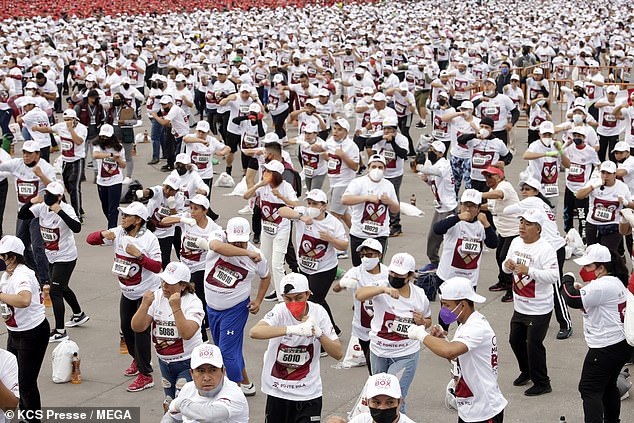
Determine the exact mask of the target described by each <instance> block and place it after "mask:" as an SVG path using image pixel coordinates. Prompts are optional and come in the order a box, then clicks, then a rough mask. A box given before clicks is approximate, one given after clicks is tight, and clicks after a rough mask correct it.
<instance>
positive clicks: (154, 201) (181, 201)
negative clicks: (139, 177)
mask: <svg viewBox="0 0 634 423" xmlns="http://www.w3.org/2000/svg"><path fill="white" fill-rule="evenodd" d="M148 189H149V190H151V191H152V193H153V195H152V198H150V199H149V200H148V202H147V212H148V216H150V221H151V222H152V223H154V226H155V229H154V235H156V237H157V238H159V239H161V238H166V237H168V236H174V225H163V224H161V220H163V219H164V218H166V217H168V216H171V215H172V214H171V213H170V208H169V207H168V206H167V199H166V198H165V195H164V194H163V186H162V185H157V186H154V187H150V188H148ZM174 199H176V206H175V207H174V209H175V210H176V213H182V212H183V209H184V207H185V196H184V195H183V193H182V192H177V193H176V195H174Z"/></svg>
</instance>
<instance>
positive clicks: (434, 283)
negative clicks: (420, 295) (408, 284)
mask: <svg viewBox="0 0 634 423" xmlns="http://www.w3.org/2000/svg"><path fill="white" fill-rule="evenodd" d="M414 285H416V286H417V287H419V288H422V289H423V291H425V295H426V296H427V299H428V300H429V301H430V302H432V301H436V294H437V293H438V287H439V286H440V278H439V277H438V276H436V272H429V273H421V274H419V275H418V276H417V277H416V280H415V281H414Z"/></svg>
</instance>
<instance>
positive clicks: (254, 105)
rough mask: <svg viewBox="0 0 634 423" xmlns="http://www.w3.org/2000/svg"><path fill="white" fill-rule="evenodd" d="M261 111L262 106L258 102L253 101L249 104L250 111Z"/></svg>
mask: <svg viewBox="0 0 634 423" xmlns="http://www.w3.org/2000/svg"><path fill="white" fill-rule="evenodd" d="M261 111H262V108H261V107H260V105H259V104H258V103H251V104H250V105H249V113H260V112H261Z"/></svg>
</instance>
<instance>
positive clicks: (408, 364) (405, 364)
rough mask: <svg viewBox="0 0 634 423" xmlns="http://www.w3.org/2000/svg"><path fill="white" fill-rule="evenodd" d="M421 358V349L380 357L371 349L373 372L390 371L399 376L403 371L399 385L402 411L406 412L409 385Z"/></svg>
mask: <svg viewBox="0 0 634 423" xmlns="http://www.w3.org/2000/svg"><path fill="white" fill-rule="evenodd" d="M419 358H420V350H418V351H416V352H415V353H414V354H410V355H405V356H403V357H396V358H388V357H379V356H377V355H374V353H373V352H372V351H370V365H371V366H372V374H377V373H389V374H391V375H395V376H398V374H399V373H401V372H402V373H403V374H402V375H401V376H400V380H399V385H401V397H402V398H403V401H402V402H401V413H405V397H406V396H407V391H409V385H411V383H412V380H413V379H414V374H415V373H416V368H417V367H418V359H419Z"/></svg>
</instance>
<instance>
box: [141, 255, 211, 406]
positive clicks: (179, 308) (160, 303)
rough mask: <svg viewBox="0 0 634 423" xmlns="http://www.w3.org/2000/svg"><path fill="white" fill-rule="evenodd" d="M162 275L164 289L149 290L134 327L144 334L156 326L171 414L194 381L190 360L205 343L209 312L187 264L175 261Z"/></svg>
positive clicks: (156, 344) (155, 338)
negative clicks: (204, 322)
mask: <svg viewBox="0 0 634 423" xmlns="http://www.w3.org/2000/svg"><path fill="white" fill-rule="evenodd" d="M158 276H159V277H160V278H161V287H160V288H159V289H157V290H154V291H151V290H150V291H145V293H144V294H143V299H142V301H141V305H140V306H139V309H138V310H137V312H136V313H135V314H134V317H132V323H131V326H132V329H133V330H134V331H135V332H143V331H145V330H147V328H148V327H150V325H152V330H151V332H152V341H153V342H154V348H156V355H157V356H158V361H159V366H160V368H161V376H162V378H163V392H164V393H165V400H164V401H163V409H164V410H165V411H167V408H168V407H169V403H170V402H171V401H172V400H173V399H174V398H176V396H177V395H178V392H179V391H180V389H181V388H182V387H183V386H184V385H185V383H186V382H189V381H191V380H192V377H191V374H190V372H189V369H190V357H191V353H192V350H193V349H194V348H195V347H197V346H198V345H202V343H203V339H202V335H201V334H200V330H199V328H200V325H201V323H202V320H203V316H204V315H205V311H204V310H203V305H202V302H201V301H200V300H199V299H198V297H196V295H195V291H194V286H193V285H192V284H191V283H190V282H189V281H190V278H191V273H190V271H189V268H188V267H187V266H186V265H185V264H183V263H181V262H178V261H175V262H171V263H169V264H168V265H167V267H166V268H165V270H164V271H163V272H162V273H159V275H158Z"/></svg>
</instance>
